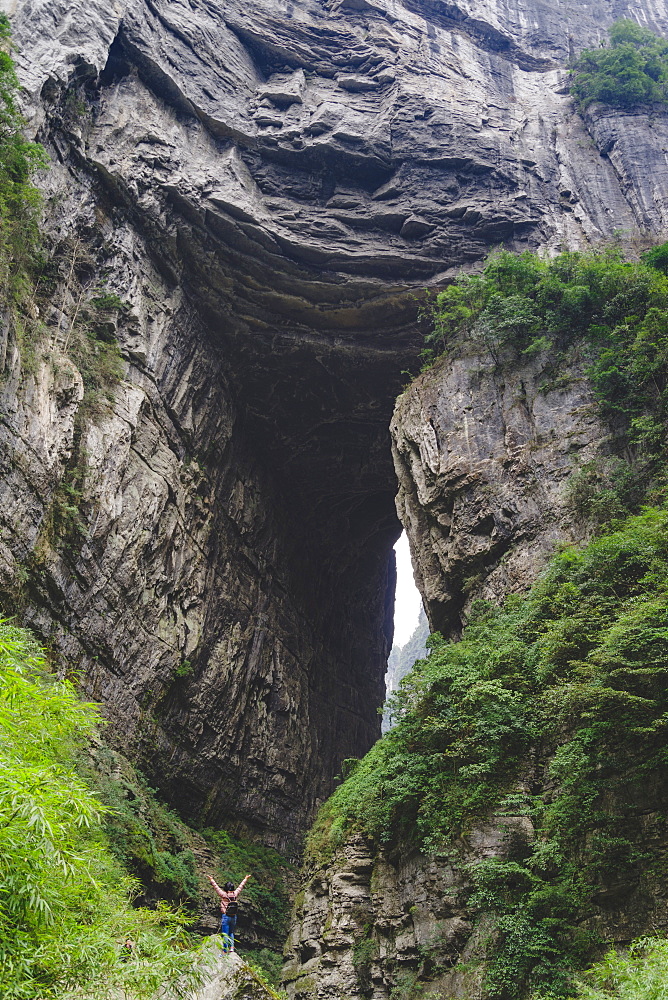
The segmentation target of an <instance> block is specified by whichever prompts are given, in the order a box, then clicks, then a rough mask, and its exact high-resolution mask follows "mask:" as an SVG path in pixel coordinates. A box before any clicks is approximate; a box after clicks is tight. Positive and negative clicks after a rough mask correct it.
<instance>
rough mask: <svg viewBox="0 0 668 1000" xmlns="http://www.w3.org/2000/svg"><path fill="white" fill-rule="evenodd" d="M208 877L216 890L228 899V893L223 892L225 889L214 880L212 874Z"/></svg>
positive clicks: (222, 897)
mask: <svg viewBox="0 0 668 1000" xmlns="http://www.w3.org/2000/svg"><path fill="white" fill-rule="evenodd" d="M207 878H208V880H209V882H210V883H211V885H212V886H213V889H214V892H217V893H218V895H219V896H220V898H221V899H227V895H226V893H224V892H223V890H222V889H221V888H220V886H219V885H218V883H217V882H214V880H213V878H212V877H211V875H207Z"/></svg>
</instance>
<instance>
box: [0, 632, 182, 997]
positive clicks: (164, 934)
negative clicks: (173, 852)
mask: <svg viewBox="0 0 668 1000" xmlns="http://www.w3.org/2000/svg"><path fill="white" fill-rule="evenodd" d="M98 721H99V718H98V714H97V710H96V709H95V707H94V706H92V705H87V704H84V703H82V702H81V701H80V700H79V699H78V698H77V696H76V694H75V692H74V690H73V688H72V686H71V685H70V684H69V683H67V682H58V681H56V680H54V678H53V677H51V676H50V675H49V674H48V673H47V671H46V667H45V663H44V660H43V658H42V655H41V652H40V651H39V649H38V648H37V647H36V646H35V644H34V643H33V642H32V640H31V639H30V637H29V635H28V634H27V633H26V632H24V631H22V630H20V629H17V628H14V627H12V626H11V625H10V624H8V623H7V622H2V623H0V993H1V994H2V996H3V997H4V998H6V1000H49V998H54V1000H68V998H72V1000H74V998H78V997H82V996H93V995H94V996H96V997H101V998H104V997H109V998H111V997H112V996H117V995H118V991H125V992H124V993H123V994H122V995H124V996H126V995H127V996H128V997H129V998H149V997H153V996H155V994H156V993H157V991H158V990H159V989H160V988H162V987H164V986H167V987H169V986H170V985H171V986H172V987H173V988H174V989H176V983H177V980H179V981H181V982H182V983H184V982H186V981H187V980H188V979H192V977H193V975H194V973H193V968H194V964H195V962H194V952H193V951H192V950H191V949H190V948H189V941H188V939H187V937H186V935H185V932H184V930H183V919H182V917H180V916H179V915H178V914H177V913H175V912H172V911H169V910H167V909H166V908H164V907H161V908H158V909H156V910H154V911H149V910H145V909H137V908H135V907H134V906H133V905H132V898H133V896H134V895H136V893H137V891H138V885H137V883H136V882H135V881H134V880H133V879H132V878H130V877H129V876H128V875H127V873H126V872H125V871H124V869H123V868H122V867H121V866H120V865H119V864H118V862H117V861H116V860H115V858H114V856H113V854H112V852H111V851H110V849H109V845H108V842H107V840H106V837H105V835H104V832H103V828H102V819H103V815H104V811H105V810H104V806H103V805H102V803H101V802H100V801H99V799H97V798H96V797H95V796H94V795H93V794H92V792H91V791H90V789H89V787H88V785H87V783H86V782H85V781H84V780H83V778H82V777H81V774H80V771H79V770H78V767H77V761H78V758H79V755H80V753H81V752H82V751H83V750H84V749H85V747H86V746H87V744H88V742H89V740H90V738H91V736H92V735H93V733H94V730H95V727H96V725H97V724H98ZM128 939H130V940H131V942H132V947H130V948H128V947H126V946H125V942H126V941H127V940H128ZM183 977H185V980H184V978H183ZM161 995H162V994H161Z"/></svg>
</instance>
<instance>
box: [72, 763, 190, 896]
mask: <svg viewBox="0 0 668 1000" xmlns="http://www.w3.org/2000/svg"><path fill="white" fill-rule="evenodd" d="M91 783H92V784H93V785H94V787H95V791H96V794H97V795H98V797H99V799H100V800H101V802H102V803H103V804H104V806H105V809H106V815H105V817H104V827H105V832H106V834H107V838H108V841H109V847H110V850H111V851H112V852H113V854H114V855H115V856H116V857H117V858H118V860H119V861H121V862H122V864H123V866H124V867H125V868H127V869H128V870H129V871H130V872H131V873H132V874H133V875H134V876H136V878H138V879H139V881H140V882H141V885H142V897H143V899H144V900H145V901H146V902H150V903H155V902H156V901H158V900H161V899H162V900H165V899H167V900H170V901H172V902H178V903H179V904H180V905H183V906H187V907H194V906H195V904H196V903H197V902H198V900H199V895H200V884H199V879H198V877H197V873H196V870H195V856H194V854H193V851H192V845H191V842H190V839H189V835H188V833H189V831H188V828H187V827H186V826H185V824H184V823H182V822H181V820H180V819H179V817H178V816H177V815H176V814H175V813H174V812H172V810H171V809H168V808H167V806H165V805H164V804H163V803H162V802H160V801H159V800H158V798H157V797H156V795H155V792H154V791H153V789H151V788H150V787H149V786H148V784H147V782H146V780H145V779H144V778H143V777H142V775H141V774H140V773H139V772H138V771H137V770H136V769H135V768H134V767H131V766H130V765H129V764H128V763H127V762H125V761H123V760H122V758H120V757H119V756H118V755H117V754H115V753H113V751H111V750H108V749H107V748H105V747H101V748H100V749H98V750H97V751H96V754H95V768H94V770H93V771H91Z"/></svg>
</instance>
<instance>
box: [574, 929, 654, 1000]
mask: <svg viewBox="0 0 668 1000" xmlns="http://www.w3.org/2000/svg"><path fill="white" fill-rule="evenodd" d="M667 987H668V941H666V940H665V939H664V938H641V939H640V940H639V941H635V942H634V943H633V944H632V945H631V948H630V949H629V952H628V954H626V955H620V954H618V953H617V952H616V951H614V949H612V950H610V951H609V952H608V954H607V955H606V956H605V958H604V959H603V960H602V961H600V962H597V963H596V965H594V966H593V968H592V969H590V970H589V971H588V973H587V975H586V976H585V977H584V978H583V979H582V980H581V981H580V982H579V983H578V992H577V995H578V997H579V998H580V1000H663V998H664V997H665V996H666V989H667Z"/></svg>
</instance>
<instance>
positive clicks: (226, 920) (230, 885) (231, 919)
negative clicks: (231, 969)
mask: <svg viewBox="0 0 668 1000" xmlns="http://www.w3.org/2000/svg"><path fill="white" fill-rule="evenodd" d="M207 878H208V880H209V882H210V883H211V885H212V886H213V888H214V891H215V892H216V893H217V894H218V895H219V896H220V912H221V920H220V933H221V934H222V935H223V952H224V954H226V955H227V953H228V952H230V951H234V928H235V927H236V926H237V914H238V912H239V904H238V903H237V900H238V898H239V895H240V893H241V891H242V890H243V887H244V886H245V885H246V882H247V881H248V879H249V878H250V875H247V876H246V878H245V879H243V881H241V882H240V883H239V885H238V886H237V887H236V889H235V888H234V882H226V883H225V885H224V886H223V888H222V889H221V888H220V886H219V885H217V884H216V882H214V880H213V878H212V877H211V875H207Z"/></svg>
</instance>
